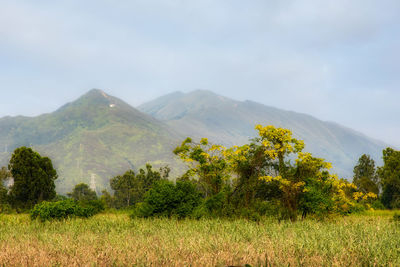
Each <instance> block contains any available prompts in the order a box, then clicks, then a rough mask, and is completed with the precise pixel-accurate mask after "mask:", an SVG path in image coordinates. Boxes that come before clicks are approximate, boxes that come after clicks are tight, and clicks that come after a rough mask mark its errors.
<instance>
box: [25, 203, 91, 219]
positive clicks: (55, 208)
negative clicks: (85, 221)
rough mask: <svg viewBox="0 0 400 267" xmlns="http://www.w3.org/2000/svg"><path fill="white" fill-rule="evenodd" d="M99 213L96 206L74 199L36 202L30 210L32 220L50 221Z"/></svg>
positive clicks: (85, 216)
mask: <svg viewBox="0 0 400 267" xmlns="http://www.w3.org/2000/svg"><path fill="white" fill-rule="evenodd" d="M96 213H97V210H96V207H94V206H91V205H86V206H84V205H82V204H80V203H78V202H75V201H73V200H70V199H69V200H62V201H57V202H47V201H43V202H42V203H40V204H36V205H35V206H34V207H33V209H32V210H31V212H30V216H31V219H32V220H35V219H39V220H40V221H42V222H44V221H48V220H53V219H58V220H61V219H66V218H69V217H84V218H88V217H91V216H93V215H94V214H96Z"/></svg>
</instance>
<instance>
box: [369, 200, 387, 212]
mask: <svg viewBox="0 0 400 267" xmlns="http://www.w3.org/2000/svg"><path fill="white" fill-rule="evenodd" d="M371 208H373V209H374V210H384V209H385V206H384V205H383V204H382V202H381V201H380V200H379V199H377V200H375V201H373V202H372V204H371Z"/></svg>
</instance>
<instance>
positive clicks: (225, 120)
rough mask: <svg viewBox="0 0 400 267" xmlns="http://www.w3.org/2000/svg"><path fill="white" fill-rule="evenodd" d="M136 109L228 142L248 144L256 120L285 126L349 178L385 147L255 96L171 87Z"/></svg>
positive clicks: (175, 126) (196, 134)
mask: <svg viewBox="0 0 400 267" xmlns="http://www.w3.org/2000/svg"><path fill="white" fill-rule="evenodd" d="M138 109H139V110H140V111H142V112H145V113H147V114H149V115H151V116H153V117H154V118H156V119H159V120H162V121H164V122H165V123H166V124H168V125H169V126H170V127H171V128H173V129H175V130H176V131H178V132H180V133H182V134H183V135H186V136H192V137H196V138H201V137H208V138H209V139H210V140H211V141H213V142H215V143H219V144H224V145H227V146H231V145H234V144H235V145H241V144H244V143H247V142H248V140H249V138H252V137H254V136H255V135H256V131H255V130H254V126H255V125H256V124H262V125H275V126H279V127H284V128H288V129H290V130H292V132H293V133H294V135H295V136H296V137H297V138H300V139H302V140H304V141H305V144H306V148H305V150H306V151H309V152H312V153H313V154H314V155H315V156H318V157H322V158H325V159H326V160H327V161H329V162H332V163H333V166H334V171H335V172H336V173H338V174H339V175H340V176H342V177H346V178H348V179H349V178H350V177H352V172H353V168H354V165H355V164H356V162H357V160H358V158H359V157H360V156H361V155H362V154H364V153H365V154H369V155H371V156H372V157H373V158H374V159H375V160H376V161H377V162H378V163H380V162H381V156H382V150H383V149H384V148H385V147H386V146H387V145H386V144H384V143H383V142H380V141H377V140H374V139H371V138H369V137H367V136H365V135H363V134H361V133H359V132H356V131H354V130H352V129H349V128H346V127H343V126H341V125H339V124H336V123H333V122H326V121H321V120H319V119H317V118H314V117H312V116H310V115H306V114H301V113H296V112H292V111H286V110H282V109H278V108H274V107H269V106H266V105H262V104H259V103H256V102H253V101H243V102H241V101H235V100H232V99H229V98H227V97H223V96H219V95H216V94H214V93H212V92H210V91H206V90H196V91H193V92H191V93H186V94H185V93H181V92H175V93H172V94H169V95H166V96H162V97H160V98H157V99H155V100H153V101H150V102H148V103H145V104H143V105H141V106H139V107H138ZM350 180H351V178H350Z"/></svg>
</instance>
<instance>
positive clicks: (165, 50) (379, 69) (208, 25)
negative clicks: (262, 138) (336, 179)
mask: <svg viewBox="0 0 400 267" xmlns="http://www.w3.org/2000/svg"><path fill="white" fill-rule="evenodd" d="M399 11H400V2H399V1H397V0H383V1H379V2H378V1H373V0H354V1H347V0H327V1H313V0H301V1H294V0H293V1H289V0H279V1H278V0H275V1H272V0H271V1H265V0H263V1H261V0H259V1H258V0H256V1H249V2H243V1H239V0H230V1H228V0H226V1H213V0H203V1H183V0H166V1H156V0H136V1H111V0H97V1H94V0H90V1H84V2H82V1H77V0H71V1H44V0H40V1H19V0H16V1H1V0H0V84H1V85H0V86H1V87H0V88H1V93H2V97H1V98H0V99H1V102H0V104H1V105H0V116H4V115H16V114H26V115H33V114H39V113H42V112H49V111H52V110H54V109H55V108H57V107H58V106H60V105H61V104H63V103H64V102H65V101H70V100H73V99H74V98H76V97H78V96H79V95H81V94H82V93H84V92H85V91H87V90H89V89H90V88H94V87H97V88H103V89H105V90H107V91H108V92H109V93H110V94H114V95H116V96H118V97H121V98H124V99H125V100H126V101H128V102H130V103H131V104H134V105H137V104H139V103H141V102H144V101H147V100H150V99H151V98H153V97H156V96H160V95H162V94H165V93H168V92H171V91H175V90H181V91H190V90H193V89H195V88H202V89H209V90H213V91H215V92H217V93H219V94H223V95H226V96H230V97H232V98H236V99H241V100H243V99H251V100H255V101H258V102H262V103H264V104H268V105H273V106H277V107H281V108H285V109H290V110H295V111H300V112H306V113H310V114H312V115H315V116H317V117H319V118H321V119H325V120H332V121H337V122H339V123H342V124H345V125H346V126H349V127H352V128H355V129H358V130H361V131H364V132H365V133H366V134H369V135H371V136H373V137H376V138H381V139H383V140H385V141H387V142H391V143H393V144H397V145H398V146H400V140H399V139H398V134H397V133H399V132H400V124H399V123H398V120H397V118H398V117H399V115H400V109H399V108H398V105H397V100H398V99H399V96H400V95H399V85H400V75H399V71H400V67H399V64H398V62H399V60H400V54H399V53H398V47H399V45H400V28H399V27H398V25H400V18H399V17H398V14H399ZM10 99H12V101H10Z"/></svg>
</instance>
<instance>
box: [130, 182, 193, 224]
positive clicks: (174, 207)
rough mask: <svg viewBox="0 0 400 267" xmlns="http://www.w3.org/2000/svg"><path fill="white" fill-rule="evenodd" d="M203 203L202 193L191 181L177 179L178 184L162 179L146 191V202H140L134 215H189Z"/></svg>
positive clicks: (179, 216) (181, 216) (182, 216)
mask: <svg viewBox="0 0 400 267" xmlns="http://www.w3.org/2000/svg"><path fill="white" fill-rule="evenodd" d="M200 203H201V193H200V192H199V191H198V190H197V188H196V185H195V184H193V183H192V182H190V181H177V182H176V184H174V183H172V182H170V181H167V180H161V181H158V182H156V183H155V184H154V186H153V187H152V188H151V189H150V190H149V191H148V192H147V193H146V195H145V198H144V202H143V203H141V204H139V205H138V206H137V207H136V209H135V212H134V214H133V216H138V217H150V216H158V217H159V216H161V217H164V216H165V217H171V216H176V217H177V218H184V217H188V216H190V215H191V214H192V212H193V210H194V209H195V208H196V207H197V206H199V204H200Z"/></svg>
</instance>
